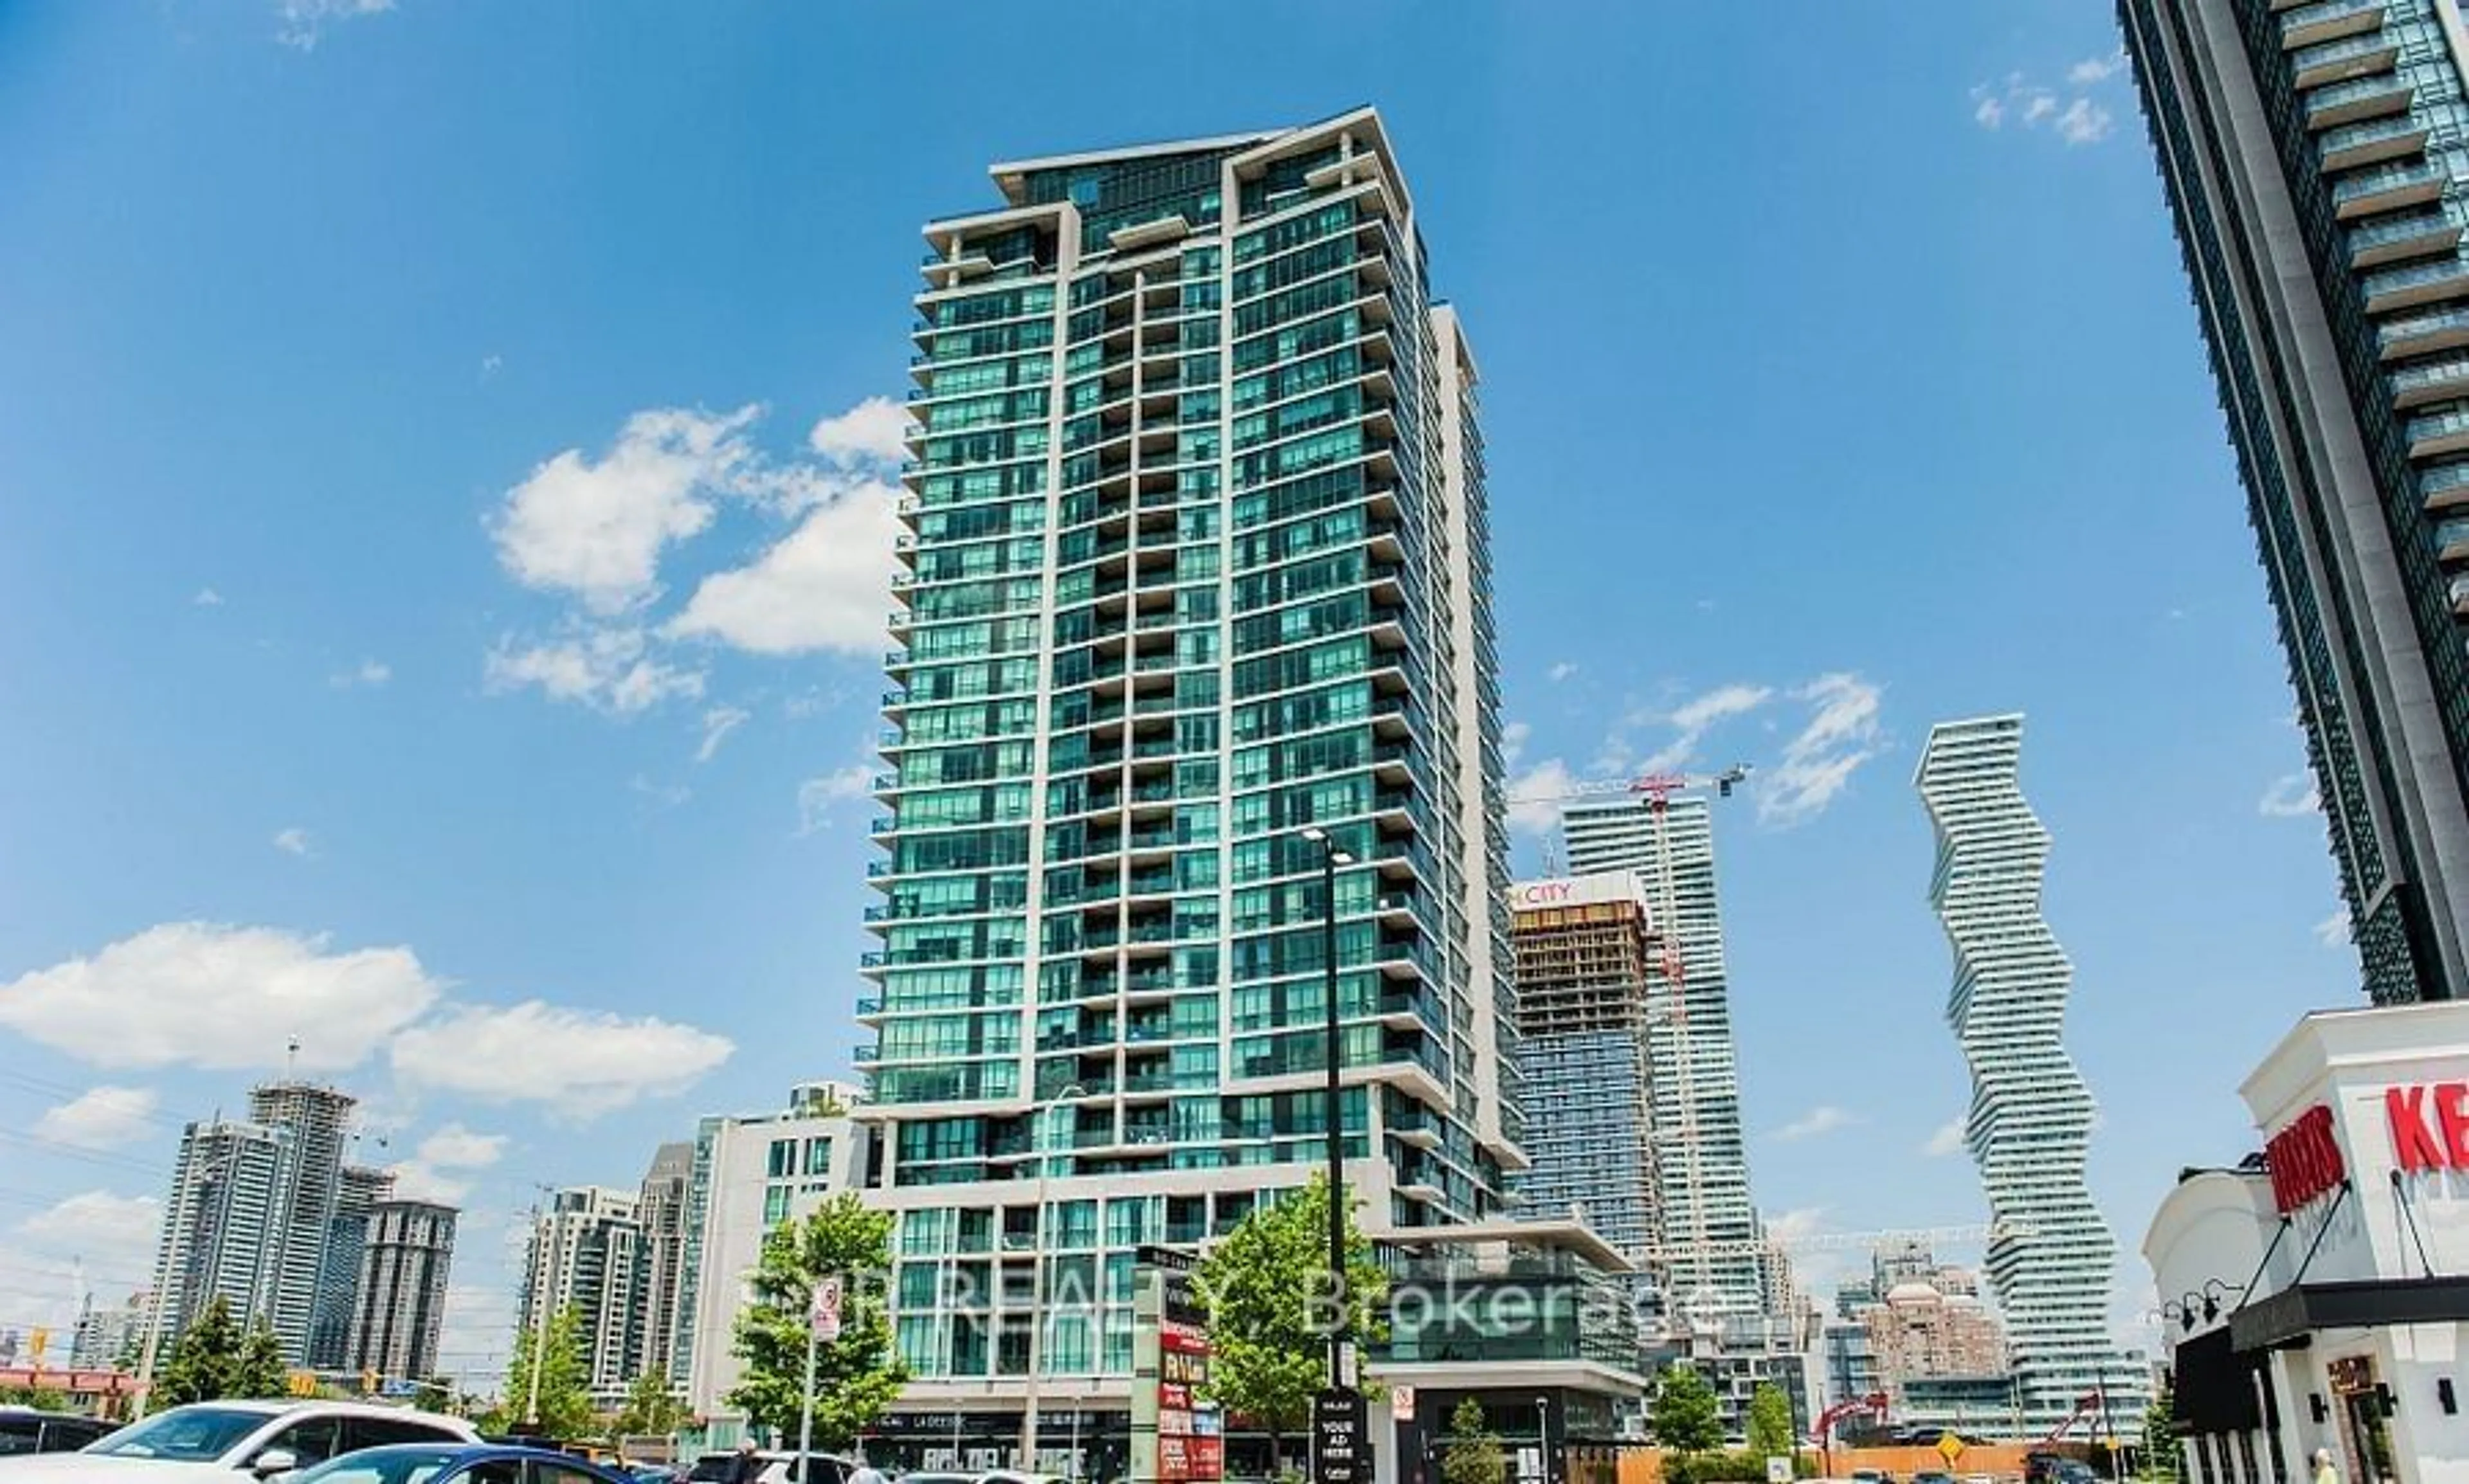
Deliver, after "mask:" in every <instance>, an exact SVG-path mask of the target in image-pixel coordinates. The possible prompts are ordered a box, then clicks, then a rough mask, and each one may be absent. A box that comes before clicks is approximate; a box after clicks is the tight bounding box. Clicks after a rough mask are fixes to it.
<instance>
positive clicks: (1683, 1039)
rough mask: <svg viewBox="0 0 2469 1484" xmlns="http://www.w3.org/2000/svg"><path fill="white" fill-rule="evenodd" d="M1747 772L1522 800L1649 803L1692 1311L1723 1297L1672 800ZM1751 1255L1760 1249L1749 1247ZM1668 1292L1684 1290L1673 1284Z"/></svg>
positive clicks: (1742, 767)
mask: <svg viewBox="0 0 2469 1484" xmlns="http://www.w3.org/2000/svg"><path fill="white" fill-rule="evenodd" d="M1748 776H1749V767H1748V764H1746V763H1735V764H1733V765H1732V766H1731V767H1729V768H1726V769H1724V770H1723V771H1722V772H1720V773H1717V774H1710V775H1698V774H1688V773H1650V774H1647V775H1645V776H1643V777H1635V778H1630V779H1627V780H1625V781H1623V780H1614V779H1606V780H1604V781H1600V782H1593V783H1577V784H1572V785H1570V786H1569V787H1568V788H1566V789H1563V790H1562V791H1560V792H1559V793H1558V794H1553V795H1541V796H1533V795H1530V796H1526V797H1525V798H1523V799H1521V800H1518V801H1520V802H1533V803H1540V802H1558V801H1560V800H1569V799H1580V798H1586V797H1590V796H1597V795H1606V794H1633V795H1636V796H1637V797H1638V798H1639V799H1641V800H1644V801H1645V803H1646V808H1647V813H1648V814H1650V815H1651V816H1652V817H1653V820H1654V853H1655V877H1656V901H1655V904H1654V916H1655V921H1654V922H1653V923H1651V924H1650V928H1653V929H1654V930H1656V931H1658V932H1659V933H1660V935H1661V937H1662V940H1663V951H1662V954H1661V956H1660V962H1661V967H1662V970H1663V983H1664V985H1665V992H1666V993H1667V995H1668V996H1669V1006H1668V1011H1667V1014H1666V1015H1665V1017H1664V1018H1665V1020H1666V1022H1667V1023H1668V1024H1669V1025H1670V1026H1671V1028H1672V1062H1673V1070H1674V1073H1675V1074H1676V1075H1675V1077H1674V1078H1673V1083H1674V1090H1675V1093H1676V1097H1677V1101H1678V1102H1679V1104H1680V1129H1679V1133H1680V1150H1681V1158H1682V1159H1683V1160H1684V1161H1685V1162H1686V1165H1687V1182H1686V1189H1687V1190H1688V1192H1689V1228H1690V1241H1688V1242H1687V1243H1686V1244H1685V1250H1687V1251H1688V1252H1689V1253H1690V1254H1691V1257H1690V1260H1689V1265H1690V1273H1689V1279H1690V1283H1689V1287H1688V1292H1689V1297H1688V1299H1687V1300H1686V1302H1687V1303H1688V1304H1689V1305H1690V1306H1692V1307H1693V1308H1699V1307H1702V1306H1703V1305H1705V1304H1706V1303H1707V1302H1708V1301H1709V1300H1710V1299H1711V1300H1716V1301H1718V1304H1719V1300H1720V1299H1721V1297H1722V1295H1721V1293H1720V1292H1719V1290H1717V1289H1716V1287H1715V1286H1714V1285H1713V1284H1712V1283H1710V1282H1708V1281H1707V1270H1706V1267H1707V1264H1708V1263H1709V1262H1710V1261H1711V1260H1712V1258H1713V1256H1714V1255H1715V1251H1716V1245H1717V1244H1715V1243H1713V1242H1710V1241H1707V1238H1706V1198H1705V1193H1706V1184H1705V1181H1704V1180H1703V1179H1702V1178H1701V1173H1702V1170H1701V1166H1700V1163H1699V1159H1698V1139H1697V1096H1696V1088H1695V1086H1694V1084H1693V1078H1694V1076H1695V1073H1696V1068H1695V1066H1694V1063H1695V1062H1696V1052H1695V1049H1694V1048H1693V1047H1692V1046H1691V1044H1690V1039H1689V964H1688V956H1687V953H1686V952H1685V950H1684V947H1683V944H1682V943H1681V941H1680V893H1679V889H1678V887H1677V885H1676V884H1675V881H1674V877H1673V869H1672V827H1671V826H1672V800H1673V797H1674V796H1676V795H1684V794H1689V793H1693V792H1699V791H1703V790H1708V789H1712V790H1713V791H1714V792H1715V796H1716V797H1717V798H1719V799H1729V798H1731V797H1732V790H1734V789H1735V788H1738V787H1739V786H1740V785H1741V784H1742V782H1744V781H1746V780H1747V778H1748ZM1751 1250H1752V1251H1753V1252H1754V1251H1756V1250H1758V1249H1757V1248H1756V1247H1754V1246H1753V1247H1752V1249H1751ZM1667 1287H1668V1288H1669V1289H1673V1290H1676V1289H1677V1288H1678V1287H1679V1285H1678V1284H1676V1283H1668V1285H1667Z"/></svg>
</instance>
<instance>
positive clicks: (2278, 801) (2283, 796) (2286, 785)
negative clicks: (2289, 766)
mask: <svg viewBox="0 0 2469 1484" xmlns="http://www.w3.org/2000/svg"><path fill="white" fill-rule="evenodd" d="M2254 810H2255V812H2256V813H2257V814H2260V815H2262V816H2263V817H2264V818H2265V819H2267V820H2297V819H2304V818H2305V817H2306V816H2308V815H2310V814H2320V813H2322V812H2323V794H2322V791H2321V790H2320V789H2319V788H2318V787H2317V786H2316V783H2315V777H2314V775H2312V774H2306V773H2284V774H2282V775H2281V776H2280V777H2276V778H2274V779H2273V780H2272V786H2271V787H2270V788H2267V789H2265V790H2264V791H2263V797H2262V798H2261V799H2259V800H2255V805H2254Z"/></svg>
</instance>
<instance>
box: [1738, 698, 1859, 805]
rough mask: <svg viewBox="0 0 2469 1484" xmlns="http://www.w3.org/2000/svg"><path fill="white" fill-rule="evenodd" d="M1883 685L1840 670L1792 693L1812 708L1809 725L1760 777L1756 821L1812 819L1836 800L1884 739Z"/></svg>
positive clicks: (1758, 780) (1758, 778) (1758, 779)
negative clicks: (1882, 724) (1881, 711)
mask: <svg viewBox="0 0 2469 1484" xmlns="http://www.w3.org/2000/svg"><path fill="white" fill-rule="evenodd" d="M1883 696H1884V691H1883V689H1882V688H1881V687H1880V686H1878V685H1875V684H1870V683H1869V682H1867V681H1864V680H1862V679H1860V677H1858V676H1857V675H1853V674H1849V673H1842V672H1838V673H1836V674H1833V675H1822V676H1819V677H1818V678H1817V679H1816V680H1813V681H1811V682H1810V683H1809V684H1807V685H1804V686H1802V687H1801V688H1800V689H1798V690H1796V691H1793V692H1792V697H1793V699H1794V700H1798V701H1804V702H1807V703H1808V704H1809V705H1810V707H1811V715H1810V719H1809V724H1808V725H1807V726H1805V727H1803V728H1802V729H1801V730H1800V734H1799V735H1797V736H1795V737H1793V738H1792V739H1791V741H1790V742H1789V743H1788V744H1787V745H1786V746H1785V748H1784V752H1783V759H1782V761H1781V762H1780V763H1778V764H1777V765H1776V766H1775V767H1773V768H1772V769H1770V770H1768V771H1766V772H1764V773H1761V774H1760V775H1758V777H1757V796H1758V821H1759V823H1764V824H1773V825H1783V826H1788V825H1792V824H1798V823H1802V822H1803V821H1805V820H1809V819H1812V818H1814V817H1815V816H1816V815H1818V814H1819V813H1821V812H1823V811H1824V810H1825V808H1826V806H1827V805H1829V804H1831V803H1833V802H1834V799H1835V796H1837V795H1839V794H1840V793H1842V792H1843V790H1844V788H1845V787H1846V786H1848V785H1849V784H1850V783H1851V781H1852V775H1853V773H1854V772H1855V771H1856V770H1858V768H1859V766H1860V765H1861V764H1862V763H1865V762H1867V761H1869V760H1870V759H1871V758H1873V757H1875V756H1877V755H1878V753H1879V751H1880V749H1881V747H1882V745H1883V742H1884V733H1883V730H1881V727H1880V725H1879V712H1880V709H1881V701H1882V699H1883Z"/></svg>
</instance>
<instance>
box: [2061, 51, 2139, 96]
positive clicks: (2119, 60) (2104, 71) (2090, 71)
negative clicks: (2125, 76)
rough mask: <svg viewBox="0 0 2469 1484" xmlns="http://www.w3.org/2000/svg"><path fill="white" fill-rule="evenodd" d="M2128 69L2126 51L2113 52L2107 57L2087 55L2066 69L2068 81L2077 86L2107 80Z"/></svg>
mask: <svg viewBox="0 0 2469 1484" xmlns="http://www.w3.org/2000/svg"><path fill="white" fill-rule="evenodd" d="M2125 70H2126V53H2124V52H2123V51H2118V52H2112V53H2111V54H2110V55H2109V56H2107V57H2087V58H2084V59H2083V60H2082V61H2079V62H2077V63H2075V64H2074V65H2073V66H2071V67H2068V68H2067V69H2066V81H2069V82H2071V83H2073V84H2074V85H2075V86H2077V87H2089V86H2091V85H2092V84H2093V83H2095V82H2106V81H2109V80H2110V79H2111V78H2113V77H2115V76H2117V74H2119V73H2121V72H2123V71H2125Z"/></svg>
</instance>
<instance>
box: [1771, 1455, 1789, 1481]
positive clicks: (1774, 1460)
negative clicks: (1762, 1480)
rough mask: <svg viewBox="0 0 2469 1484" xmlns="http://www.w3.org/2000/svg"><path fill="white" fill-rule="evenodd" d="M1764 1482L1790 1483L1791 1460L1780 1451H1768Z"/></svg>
mask: <svg viewBox="0 0 2469 1484" xmlns="http://www.w3.org/2000/svg"><path fill="white" fill-rule="evenodd" d="M1766 1484H1791V1460H1790V1459H1788V1458H1786V1457H1785V1456H1784V1455H1782V1454H1781V1453H1768V1454H1767V1455H1766Z"/></svg>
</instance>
